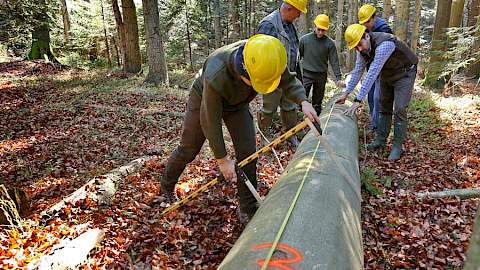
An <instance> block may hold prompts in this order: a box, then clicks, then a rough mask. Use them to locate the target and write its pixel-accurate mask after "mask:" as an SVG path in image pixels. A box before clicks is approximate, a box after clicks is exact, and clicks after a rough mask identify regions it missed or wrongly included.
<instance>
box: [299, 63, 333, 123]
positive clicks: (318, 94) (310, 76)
mask: <svg viewBox="0 0 480 270" xmlns="http://www.w3.org/2000/svg"><path fill="white" fill-rule="evenodd" d="M326 83H327V73H326V72H325V73H313V72H310V71H308V70H304V71H303V87H304V88H305V91H306V95H307V97H308V95H309V94H310V88H312V89H313V90H312V105H313V107H314V108H315V111H316V112H317V114H320V113H321V112H322V102H323V97H324V96H325V84H326Z"/></svg>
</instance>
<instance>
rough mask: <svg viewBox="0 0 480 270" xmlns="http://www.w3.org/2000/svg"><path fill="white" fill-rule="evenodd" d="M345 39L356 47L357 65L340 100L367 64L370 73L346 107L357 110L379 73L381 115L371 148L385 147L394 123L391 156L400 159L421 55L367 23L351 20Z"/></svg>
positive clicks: (352, 86) (350, 89)
mask: <svg viewBox="0 0 480 270" xmlns="http://www.w3.org/2000/svg"><path fill="white" fill-rule="evenodd" d="M345 41H346V43H347V46H348V48H349V49H353V48H355V49H356V51H357V54H356V62H355V68H354V70H353V71H352V77H351V79H350V81H349V82H348V85H347V89H346V91H345V93H344V94H343V96H342V97H340V98H339V100H338V101H337V102H338V103H344V102H345V100H346V98H347V97H348V95H349V94H350V93H351V92H352V91H353V90H354V88H355V86H356V85H357V84H358V82H359V81H360V78H361V76H362V74H363V72H364V70H365V68H366V66H367V64H370V68H369V70H368V73H367V76H366V77H365V80H364V82H363V84H362V87H361V88H360V92H359V93H358V94H357V96H356V97H355V99H354V102H353V104H352V106H351V107H350V108H349V109H348V110H347V111H346V113H347V114H354V113H355V112H356V110H357V108H358V107H359V106H360V105H361V102H362V100H363V98H364V97H365V96H366V94H367V93H368V91H369V90H370V88H371V87H372V85H373V84H374V83H375V80H376V79H377V77H380V78H381V79H380V82H381V88H380V115H379V119H378V130H377V133H376V136H375V141H374V142H373V143H371V144H369V145H367V148H369V149H378V148H383V147H385V145H386V141H387V138H388V135H389V134H390V129H391V125H392V114H393V118H394V121H393V122H394V123H393V144H392V149H391V152H390V155H389V156H388V159H389V160H398V159H400V156H401V154H402V144H403V142H404V140H405V137H406V136H407V124H408V122H407V106H408V103H409V102H410V98H411V96H412V90H413V86H414V83H415V77H416V74H417V63H418V57H417V56H416V55H415V53H414V52H413V51H412V49H410V48H409V47H408V45H407V44H405V43H404V42H403V41H401V40H399V39H397V38H396V37H395V36H394V35H392V34H388V33H380V32H370V33H368V32H366V27H365V26H363V25H360V24H352V25H350V26H349V27H347V29H346V30H345Z"/></svg>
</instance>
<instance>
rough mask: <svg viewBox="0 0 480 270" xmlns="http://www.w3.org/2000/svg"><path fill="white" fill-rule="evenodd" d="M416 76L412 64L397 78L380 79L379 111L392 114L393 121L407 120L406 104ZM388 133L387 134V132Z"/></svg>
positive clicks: (408, 101)
mask: <svg viewBox="0 0 480 270" xmlns="http://www.w3.org/2000/svg"><path fill="white" fill-rule="evenodd" d="M416 76H417V67H416V66H413V67H412V68H411V69H410V70H408V71H406V73H405V75H404V76H402V77H401V78H399V79H397V80H391V81H389V80H387V79H383V78H382V79H381V80H380V84H381V90H380V113H381V114H387V115H392V113H393V116H394V123H397V122H403V121H407V106H408V103H410V99H411V98H412V91H413V87H414V84H415V77H416ZM387 135H388V134H387Z"/></svg>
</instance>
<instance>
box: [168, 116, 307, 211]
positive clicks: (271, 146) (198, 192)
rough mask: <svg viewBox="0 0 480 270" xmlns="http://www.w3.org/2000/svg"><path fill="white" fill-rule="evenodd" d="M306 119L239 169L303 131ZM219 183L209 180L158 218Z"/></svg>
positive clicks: (252, 156)
mask: <svg viewBox="0 0 480 270" xmlns="http://www.w3.org/2000/svg"><path fill="white" fill-rule="evenodd" d="M308 121H309V120H308V118H305V120H303V121H302V122H300V123H299V124H298V125H296V126H294V127H293V128H291V129H289V130H288V131H287V132H285V133H284V134H282V136H280V137H278V138H276V139H275V140H273V141H272V142H270V143H269V144H268V145H266V146H264V147H262V148H260V149H259V150H258V151H257V152H255V153H253V154H251V155H250V156H248V157H247V158H246V159H244V160H242V161H240V162H239V163H238V166H239V167H240V168H242V167H244V166H245V165H247V164H248V163H250V162H252V161H253V160H255V159H257V158H258V157H259V156H260V155H262V154H265V153H267V152H269V151H270V150H271V149H272V148H273V147H274V146H276V145H278V144H280V143H282V142H284V141H285V140H287V139H288V138H290V137H291V136H292V135H294V134H296V133H298V132H299V131H300V130H302V129H304V128H305V127H306V126H308ZM218 181H219V179H218V177H217V178H215V179H213V180H211V181H210V182H208V183H206V184H205V185H202V186H200V187H199V188H198V189H197V190H195V191H194V192H192V193H190V194H188V195H187V196H186V197H185V198H183V199H181V200H180V201H177V202H175V203H174V204H172V205H171V206H170V207H168V208H166V209H165V210H163V212H162V213H161V214H160V217H163V216H164V215H166V214H168V213H170V212H172V211H173V210H176V209H178V208H180V207H182V206H183V205H185V204H186V203H188V202H189V201H191V200H192V199H193V198H195V197H197V196H198V195H199V194H200V193H202V192H204V191H206V190H208V189H209V188H210V187H212V186H214V185H215V184H217V183H218Z"/></svg>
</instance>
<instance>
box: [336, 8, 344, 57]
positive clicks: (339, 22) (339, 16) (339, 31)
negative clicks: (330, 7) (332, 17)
mask: <svg viewBox="0 0 480 270" xmlns="http://www.w3.org/2000/svg"><path fill="white" fill-rule="evenodd" d="M343 4H344V2H343V0H338V1H337V25H336V28H335V47H337V52H339V53H340V52H342V33H343V24H342V22H343ZM339 58H340V61H342V59H341V58H342V57H341V54H339Z"/></svg>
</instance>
